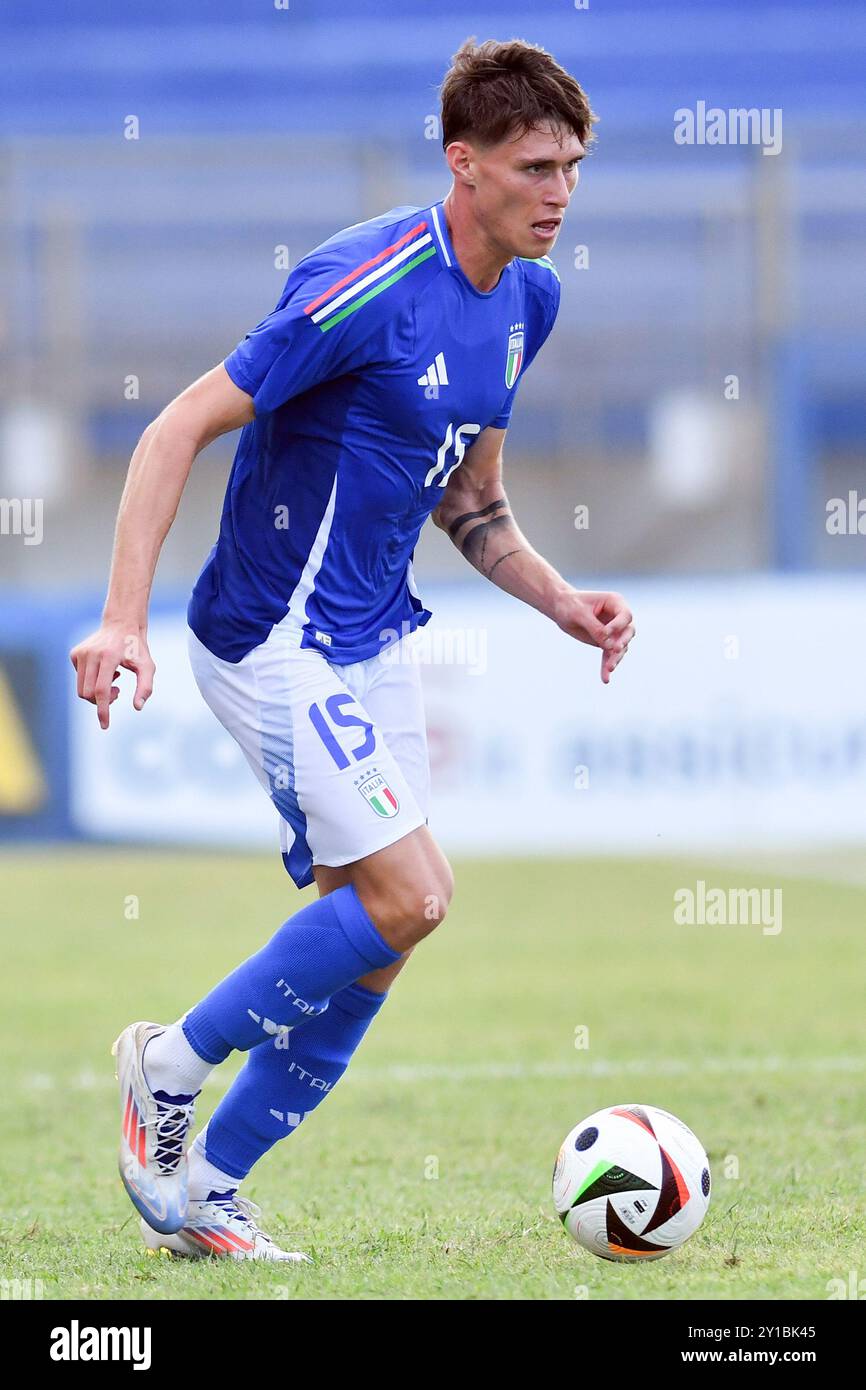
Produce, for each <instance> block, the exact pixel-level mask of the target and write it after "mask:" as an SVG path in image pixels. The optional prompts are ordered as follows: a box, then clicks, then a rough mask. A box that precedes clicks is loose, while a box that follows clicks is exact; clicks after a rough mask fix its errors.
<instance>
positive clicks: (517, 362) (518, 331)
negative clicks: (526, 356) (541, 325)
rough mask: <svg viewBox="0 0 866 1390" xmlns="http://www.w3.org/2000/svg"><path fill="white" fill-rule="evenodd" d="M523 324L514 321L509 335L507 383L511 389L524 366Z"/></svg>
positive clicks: (506, 362)
mask: <svg viewBox="0 0 866 1390" xmlns="http://www.w3.org/2000/svg"><path fill="white" fill-rule="evenodd" d="M523 337H524V335H523V324H522V323H513V324H512V325H511V331H510V333H509V335H508V356H507V357H506V359H505V385H506V386H507V387H508V389H509V391H510V390H511V388H512V386H513V385H514V383H515V381H516V380H517V378H518V377H519V376H520V368H521V367H522V366H523Z"/></svg>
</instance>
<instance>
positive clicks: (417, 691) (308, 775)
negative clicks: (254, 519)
mask: <svg viewBox="0 0 866 1390" xmlns="http://www.w3.org/2000/svg"><path fill="white" fill-rule="evenodd" d="M419 638H420V634H419V633H417V632H414V633H410V634H407V635H406V636H404V637H402V638H401V639H400V641H399V642H397V643H395V644H394V646H393V647H391V648H388V649H387V651H386V652H385V654H384V655H383V656H373V657H370V658H369V659H368V660H366V661H356V662H354V663H353V664H352V665H349V666H338V665H334V664H332V663H331V662H329V661H328V660H327V659H326V658H325V657H324V656H323V655H322V653H321V652H320V651H318V650H313V649H311V648H301V647H297V646H295V645H294V644H293V641H292V637H291V635H290V634H288V633H287V632H286V631H285V630H283V629H281V628H280V627H275V628H274V629H273V630H272V632H271V634H270V636H269V637H268V638H267V640H266V641H264V642H262V643H261V644H260V645H259V646H258V647H254V648H253V650H252V651H251V652H248V653H247V655H246V656H245V657H243V659H242V660H241V661H238V662H230V661H223V660H222V659H221V658H220V657H218V656H214V655H213V653H212V652H211V651H209V650H208V648H207V647H205V646H204V645H203V643H202V642H200V641H199V639H198V637H196V635H195V633H194V632H193V631H192V629H191V628H190V629H189V655H190V662H191V665H192V669H193V674H194V676H195V679H196V682H197V684H198V688H199V690H200V691H201V693H202V695H203V696H204V698H205V700H206V701H207V703H208V705H210V708H211V709H212V710H213V712H214V714H215V715H216V717H217V719H218V720H219V721H220V723H221V724H223V725H224V726H225V728H226V729H228V731H229V733H230V734H231V735H232V737H233V738H235V739H236V740H237V742H238V743H239V744H240V746H241V749H242V750H243V752H244V754H245V756H246V758H247V761H248V762H249V764H250V766H251V767H252V769H253V772H254V773H255V774H256V776H257V778H258V779H259V781H260V782H261V784H262V786H263V787H264V789H265V791H266V792H267V793H268V795H269V796H270V798H271V800H272V802H273V803H274V805H275V807H276V808H277V811H278V812H279V816H280V848H281V850H282V855H283V863H284V864H285V866H286V869H287V870H288V872H289V873H290V875H291V876H292V878H293V879H294V881H295V883H296V884H297V886H298V887H299V888H305V887H306V886H307V884H310V883H312V882H313V872H312V870H313V865H314V864H327V865H330V866H333V867H336V866H338V865H341V864H351V863H353V862H354V861H355V860H356V859H363V858H364V856H365V855H367V854H373V853H374V852H375V851H376V850H379V849H384V848H385V846H386V845H391V844H393V843H394V842H395V841H396V840H400V839H402V838H403V836H404V835H408V834H409V832H410V831H412V830H416V829H417V828H418V826H420V825H424V824H425V822H426V820H427V814H428V805H429V797H430V765H429V759H428V754H427V733H426V725H425V722H424V703H423V697H422V692H421V673H420V670H419V666H418V662H417V661H416V660H413V659H412V655H413V650H414V644H415V643H416V642H417V641H418V640H419Z"/></svg>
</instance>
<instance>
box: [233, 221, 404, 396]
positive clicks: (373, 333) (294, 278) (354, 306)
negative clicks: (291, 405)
mask: <svg viewBox="0 0 866 1390" xmlns="http://www.w3.org/2000/svg"><path fill="white" fill-rule="evenodd" d="M363 261H364V254H363V249H362V248H361V247H359V246H358V244H357V243H354V251H353V252H352V250H350V254H349V257H348V259H347V258H346V256H345V252H344V253H343V255H342V256H339V255H337V254H335V252H334V251H333V249H332V248H328V249H327V250H326V251H322V252H313V253H312V254H311V255H309V256H306V257H305V258H304V260H302V261H300V262H299V263H298V265H297V266H296V267H295V269H294V270H293V271H292V272H291V274H290V275H289V278H288V280H287V281H286V285H285V289H284V290H283V293H282V295H281V297H280V301H279V303H278V304H277V306H276V308H275V309H274V311H273V313H270V314H268V316H267V318H264V319H262V321H261V323H259V324H257V325H256V327H255V328H253V329H252V331H251V332H249V333H247V335H246V337H245V338H244V339H243V342H241V343H239V344H238V346H237V347H236V348H235V350H234V352H232V353H230V354H229V356H228V357H227V358H226V359H225V362H224V366H225V369H226V371H227V372H228V374H229V376H230V377H231V379H232V381H233V382H234V383H235V385H236V386H239V387H240V388H241V390H242V391H246V393H247V395H249V396H252V398H253V402H254V404H255V408H256V413H257V414H261V413H262V412H265V411H269V410H276V409H277V407H278V406H280V405H282V404H283V403H284V402H285V401H288V400H291V398H292V397H293V396H299V395H301V393H302V392H304V391H308V390H310V388H311V387H313V386H318V385H319V384H320V383H321V382H323V381H329V380H332V379H333V378H334V377H338V376H342V375H344V374H345V373H346V372H351V371H357V370H359V369H360V368H362V367H364V366H368V365H370V364H371V363H372V362H373V361H375V360H377V359H378V358H381V356H382V349H383V347H384V340H383V333H382V332H381V331H379V330H381V329H387V322H385V321H383V317H382V314H381V312H380V311H378V309H377V302H376V300H375V299H373V300H372V303H371V304H369V305H367V304H365V301H364V297H363V294H359V292H358V290H359V286H358V281H359V278H360V275H359V272H360V271H362V269H363Z"/></svg>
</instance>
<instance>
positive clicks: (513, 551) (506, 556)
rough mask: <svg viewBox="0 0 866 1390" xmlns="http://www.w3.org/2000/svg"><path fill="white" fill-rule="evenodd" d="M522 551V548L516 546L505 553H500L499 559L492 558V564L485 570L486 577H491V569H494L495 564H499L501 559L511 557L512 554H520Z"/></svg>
mask: <svg viewBox="0 0 866 1390" xmlns="http://www.w3.org/2000/svg"><path fill="white" fill-rule="evenodd" d="M522 553H523V552H522V550H521V549H520V547H519V546H518V548H517V549H516V550H509V551H508V553H507V554H506V555H500V557H499V559H498V560H494V562H493V564H492V565H491V566H490V569H489V570H487V578H488V579H492V578H493V571H494V570H495V569H496V566H497V565H501V564H502V561H503V560H510V559H511V557H512V555H522Z"/></svg>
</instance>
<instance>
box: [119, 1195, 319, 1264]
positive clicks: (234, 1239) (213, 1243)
mask: <svg viewBox="0 0 866 1390" xmlns="http://www.w3.org/2000/svg"><path fill="white" fill-rule="evenodd" d="M259 1216H261V1211H260V1209H259V1208H258V1207H257V1206H256V1205H255V1203H254V1202H248V1201H247V1200H246V1199H245V1198H244V1197H238V1196H236V1195H235V1194H234V1193H229V1192H210V1193H208V1196H207V1197H206V1198H204V1199H202V1200H200V1201H198V1200H196V1199H194V1198H193V1199H191V1200H190V1204H189V1213H188V1215H187V1219H186V1222H185V1224H184V1226H183V1229H182V1230H180V1231H177V1232H175V1233H174V1234H172V1235H162V1234H160V1232H159V1231H157V1230H154V1229H153V1227H152V1226H151V1225H150V1224H149V1223H148V1222H147V1221H145V1220H142V1222H141V1233H142V1235H143V1236H144V1243H145V1245H146V1246H147V1248H148V1250H152V1251H154V1252H156V1251H159V1250H170V1251H171V1253H172V1254H173V1255H187V1256H189V1257H191V1258H192V1259H200V1258H202V1257H208V1256H215V1257H217V1258H219V1259H229V1260H279V1261H280V1262H282V1263H289V1264H312V1260H311V1259H310V1257H309V1255H304V1254H302V1253H301V1251H299V1250H281V1249H280V1247H279V1246H278V1245H277V1244H276V1242H275V1241H274V1240H272V1239H271V1237H270V1236H269V1235H266V1234H265V1232H264V1231H262V1230H261V1229H260V1228H259V1225H258V1221H257V1218H258V1217H259Z"/></svg>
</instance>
